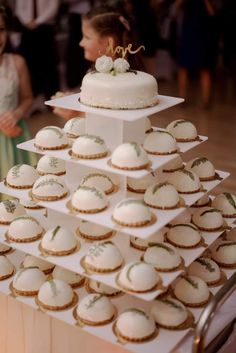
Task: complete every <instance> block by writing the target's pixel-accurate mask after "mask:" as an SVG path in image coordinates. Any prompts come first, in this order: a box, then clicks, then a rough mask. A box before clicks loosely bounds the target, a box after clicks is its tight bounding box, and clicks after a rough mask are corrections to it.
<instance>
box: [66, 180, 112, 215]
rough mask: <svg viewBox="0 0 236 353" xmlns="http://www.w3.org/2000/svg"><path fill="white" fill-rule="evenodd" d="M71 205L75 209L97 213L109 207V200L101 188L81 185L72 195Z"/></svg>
mask: <svg viewBox="0 0 236 353" xmlns="http://www.w3.org/2000/svg"><path fill="white" fill-rule="evenodd" d="M71 206H72V208H73V209H74V210H75V211H79V212H83V213H97V212H101V211H103V210H105V208H107V206H108V200H107V198H106V195H105V194H104V192H103V191H102V190H101V189H99V188H97V187H95V186H85V185H81V186H79V187H78V188H77V190H76V191H75V192H74V194H73V196H72V199H71Z"/></svg>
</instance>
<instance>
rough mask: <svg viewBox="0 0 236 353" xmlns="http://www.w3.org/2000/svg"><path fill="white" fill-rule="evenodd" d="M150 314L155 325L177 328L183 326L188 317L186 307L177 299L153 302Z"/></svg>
mask: <svg viewBox="0 0 236 353" xmlns="http://www.w3.org/2000/svg"><path fill="white" fill-rule="evenodd" d="M151 314H152V316H153V317H154V320H155V321H156V323H157V324H160V325H164V326H167V327H168V326H169V327H178V326H180V325H181V324H183V323H184V322H185V321H186V320H187V317H188V311H187V309H186V307H185V306H184V305H183V304H182V303H181V302H180V301H179V300H177V299H174V298H166V299H163V300H161V299H160V300H158V299H157V300H155V302H154V304H153V306H152V308H151Z"/></svg>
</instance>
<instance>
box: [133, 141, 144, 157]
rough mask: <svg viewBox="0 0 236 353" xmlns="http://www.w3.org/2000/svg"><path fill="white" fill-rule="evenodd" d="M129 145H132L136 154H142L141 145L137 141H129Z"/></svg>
mask: <svg viewBox="0 0 236 353" xmlns="http://www.w3.org/2000/svg"><path fill="white" fill-rule="evenodd" d="M130 145H131V146H133V148H134V149H135V152H136V154H137V156H138V157H139V156H141V154H142V149H141V147H140V146H139V144H138V143H137V142H130Z"/></svg>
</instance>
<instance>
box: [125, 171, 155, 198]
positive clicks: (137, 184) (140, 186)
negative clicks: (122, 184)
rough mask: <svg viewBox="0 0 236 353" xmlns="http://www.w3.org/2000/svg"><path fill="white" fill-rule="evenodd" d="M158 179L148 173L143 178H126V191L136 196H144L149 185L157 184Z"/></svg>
mask: <svg viewBox="0 0 236 353" xmlns="http://www.w3.org/2000/svg"><path fill="white" fill-rule="evenodd" d="M157 182H158V177H157V176H156V175H155V174H154V173H150V174H148V175H146V176H145V177H143V178H140V179H136V178H130V177H128V178H127V189H128V190H129V191H132V192H136V193H138V194H144V193H145V191H146V189H147V188H148V186H149V185H151V184H154V183H157Z"/></svg>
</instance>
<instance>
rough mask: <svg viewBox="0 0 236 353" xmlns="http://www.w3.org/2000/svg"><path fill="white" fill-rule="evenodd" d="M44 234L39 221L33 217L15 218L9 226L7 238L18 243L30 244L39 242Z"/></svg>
mask: <svg viewBox="0 0 236 353" xmlns="http://www.w3.org/2000/svg"><path fill="white" fill-rule="evenodd" d="M42 234H43V228H42V226H41V225H40V223H39V221H38V220H37V219H36V218H34V217H32V216H28V215H26V216H21V217H17V218H15V219H14V220H13V221H12V222H11V224H10V225H9V228H8V231H7V238H8V239H10V240H11V241H14V242H17V243H28V242H31V241H35V240H38V239H39V238H41V236H42Z"/></svg>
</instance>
